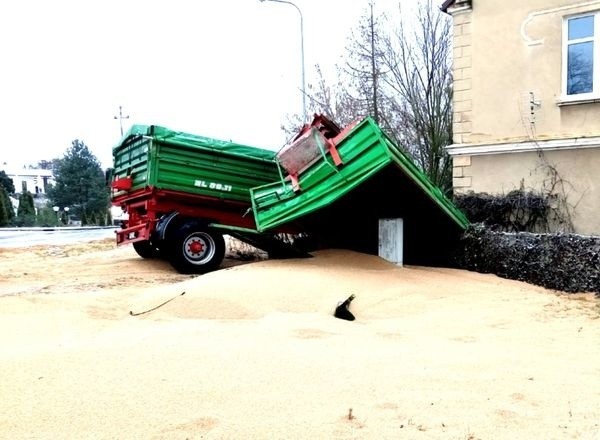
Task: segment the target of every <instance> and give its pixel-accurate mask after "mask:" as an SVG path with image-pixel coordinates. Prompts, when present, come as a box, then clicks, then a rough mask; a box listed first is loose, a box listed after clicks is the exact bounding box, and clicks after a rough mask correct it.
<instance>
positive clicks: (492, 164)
mask: <svg viewBox="0 0 600 440" xmlns="http://www.w3.org/2000/svg"><path fill="white" fill-rule="evenodd" d="M598 10H600V1H595V0H586V1H574V0H570V1H569V0H529V1H527V2H523V1H521V0H505V1H502V2H499V1H486V0H472V1H471V2H469V1H465V0H462V1H459V0H457V1H456V2H455V5H454V6H453V7H451V8H449V10H448V12H449V13H451V15H452V17H453V23H454V78H455V82H454V119H453V130H454V140H453V141H454V145H452V146H451V147H450V148H449V149H448V150H449V152H450V154H451V155H452V156H453V161H454V170H453V176H454V179H453V182H454V189H455V191H457V192H466V191H470V190H472V191H476V192H479V191H486V192H489V193H502V192H507V191H508V190H510V189H514V188H518V187H519V184H520V182H521V180H522V179H523V180H524V181H525V182H526V187H532V188H533V189H539V185H540V183H541V181H540V180H539V178H536V177H535V176H536V175H537V171H538V168H539V162H540V158H539V154H538V152H539V151H543V152H544V155H545V156H544V157H545V158H546V160H547V161H548V162H549V163H550V164H551V165H553V166H556V168H557V169H558V170H560V175H561V177H562V178H563V179H564V180H565V181H568V182H569V183H570V184H571V185H572V187H573V189H572V191H571V193H570V194H569V201H570V202H571V203H572V204H574V205H577V206H576V207H575V212H576V216H575V218H574V225H575V229H576V231H577V232H580V233H585V234H590V233H595V234H600V221H599V220H598V219H597V218H595V217H598V216H595V215H594V213H598V212H600V210H599V208H600V205H599V202H598V200H599V199H600V177H598V175H599V174H600V168H598V166H599V165H600V102H596V101H587V102H575V103H573V102H565V99H564V91H563V85H562V82H561V81H562V62H563V61H562V57H563V55H562V53H563V49H562V33H563V20H564V17H567V16H570V15H573V14H579V13H583V12H589V11H598ZM596 33H597V34H598V35H600V29H596ZM596 61H597V60H596ZM582 140H583V142H584V143H585V144H586V145H585V146H586V148H585V149H584V150H576V149H575V150H574V149H573V148H577V147H578V146H580V145H581V143H582ZM524 143H525V144H524ZM594 167H595V168H594ZM542 180H543V179H542ZM536 184H537V185H538V188H536V187H535V185H536Z"/></svg>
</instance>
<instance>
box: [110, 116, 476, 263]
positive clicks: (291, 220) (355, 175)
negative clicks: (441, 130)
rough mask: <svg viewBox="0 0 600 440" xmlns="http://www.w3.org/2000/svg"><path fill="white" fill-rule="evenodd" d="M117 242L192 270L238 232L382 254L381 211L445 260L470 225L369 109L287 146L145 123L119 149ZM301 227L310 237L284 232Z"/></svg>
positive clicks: (269, 240)
mask: <svg viewBox="0 0 600 440" xmlns="http://www.w3.org/2000/svg"><path fill="white" fill-rule="evenodd" d="M113 158H114V177H113V182H112V188H113V192H112V203H113V204H114V205H117V206H121V207H122V209H123V210H124V211H125V212H126V213H127V214H128V216H129V218H128V220H127V221H126V223H125V224H124V225H123V228H122V229H121V230H119V231H117V243H118V244H126V243H132V244H133V247H134V248H135V250H136V251H137V253H138V254H139V255H141V256H142V257H145V258H148V257H154V256H164V257H166V258H167V259H168V260H169V261H170V262H171V263H172V265H173V266H174V267H175V268H176V269H177V270H179V271H181V272H187V273H202V272H206V271H210V270H213V269H215V268H217V267H218V266H219V265H220V263H221V261H222V259H223V256H224V251H225V246H224V240H223V236H222V234H224V233H227V234H229V235H232V236H234V237H237V238H240V239H242V240H244V241H247V242H248V243H250V244H252V245H254V246H256V247H259V248H262V249H264V250H266V251H268V252H269V254H270V256H279V257H286V256H307V255H308V254H307V253H306V251H307V250H309V249H315V248H321V247H342V248H348V249H354V250H357V251H362V252H367V253H372V254H377V243H378V229H377V228H378V226H377V222H378V221H379V220H381V219H386V218H392V219H394V218H401V219H403V221H404V224H405V226H406V232H407V234H406V240H405V243H404V246H405V248H406V249H407V254H406V255H407V259H406V262H407V263H414V264H429V265H440V264H441V265H446V264H447V261H446V260H445V257H447V256H448V255H449V254H450V253H451V250H452V249H453V248H454V247H455V245H456V242H457V240H458V238H459V237H460V235H461V234H462V232H463V230H464V229H465V228H466V226H467V225H468V221H467V219H466V218H465V216H464V215H463V214H462V212H460V211H459V210H458V209H457V208H456V207H455V206H454V205H453V204H452V203H451V202H450V201H449V200H448V199H447V198H446V197H445V196H444V195H443V193H442V192H441V191H440V190H439V189H438V188H437V187H435V186H434V185H433V184H432V183H431V182H430V180H429V179H428V178H427V176H425V175H424V174H423V173H422V172H421V171H420V170H419V169H418V168H417V167H416V166H415V165H414V164H413V162H412V161H411V159H409V158H408V157H407V156H406V155H405V153H403V152H402V151H401V150H400V149H399V148H398V147H397V146H396V145H395V144H394V143H393V142H392V141H391V140H390V139H389V138H388V137H387V136H386V135H385V134H384V133H383V132H382V131H381V129H380V128H379V127H378V126H377V124H375V122H374V121H373V120H372V119H371V118H369V117H367V118H364V119H362V120H359V121H357V122H356V123H354V124H351V125H349V126H348V127H345V128H344V129H343V130H341V129H340V128H339V127H337V126H336V125H335V124H334V123H333V122H331V121H329V120H328V119H327V118H325V117H323V116H322V115H316V116H315V119H314V120H313V121H312V123H310V124H307V125H305V126H304V127H303V128H302V129H301V130H300V132H299V134H298V135H297V136H296V137H295V139H293V141H292V142H291V143H290V144H289V145H287V146H285V147H284V148H283V149H281V150H280V151H279V152H277V153H276V152H274V151H269V150H264V149H260V148H255V147H249V146H245V145H240V144H235V143H232V142H224V141H220V140H216V139H211V138H206V137H202V136H196V135H191V134H187V133H182V132H176V131H172V130H169V129H167V128H163V127H158V126H134V127H133V128H132V129H131V130H130V131H129V132H128V133H127V134H126V135H125V136H124V137H123V139H122V141H121V142H120V143H119V145H117V146H116V147H115V148H114V149H113ZM282 232H289V233H292V234H300V235H302V236H303V238H304V241H305V242H306V241H307V239H308V242H310V244H309V245H308V248H303V249H302V250H300V249H299V246H290V245H289V242H288V243H285V242H281V240H277V239H276V238H277V237H278V236H280V235H281V233H282Z"/></svg>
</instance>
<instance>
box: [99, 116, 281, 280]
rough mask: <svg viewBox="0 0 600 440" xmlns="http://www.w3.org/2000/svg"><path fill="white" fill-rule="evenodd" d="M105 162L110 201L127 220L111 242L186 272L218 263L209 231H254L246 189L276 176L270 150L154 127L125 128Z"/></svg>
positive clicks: (217, 244) (218, 245)
mask: <svg viewBox="0 0 600 440" xmlns="http://www.w3.org/2000/svg"><path fill="white" fill-rule="evenodd" d="M113 162H114V171H113V181H112V196H111V199H112V203H113V205H116V206H120V207H121V208H122V209H123V211H124V212H126V213H127V215H128V220H127V221H126V222H125V224H124V225H123V228H122V229H120V230H118V231H117V244H119V245H121V244H127V243H131V244H133V247H134V248H135V250H136V252H137V253H138V254H139V255H140V256H142V257H144V258H149V257H154V256H159V255H160V256H164V257H166V258H167V259H169V261H170V262H171V263H172V264H173V266H174V267H175V268H176V269H178V270H179V271H181V272H187V273H201V272H206V271H210V270H213V269H215V268H216V267H218V266H219V264H220V263H221V261H222V259H223V255H224V251H225V246H224V240H223V237H222V231H221V230H219V229H218V228H217V225H228V226H231V227H237V228H241V229H243V230H255V229H256V224H255V223H254V217H253V216H252V214H251V212H250V211H251V201H250V191H249V190H250V188H252V187H256V186H260V185H264V184H266V183H269V182H273V181H276V180H278V179H279V178H280V174H279V170H278V166H277V163H276V158H275V152H274V151H269V150H265V149H260V148H255V147H250V146H245V145H240V144H236V143H233V142H226V141H221V140H217V139H212V138H208V137H203V136H197V135H192V134H189V133H183V132H178V131H173V130H170V129H167V128H164V127H159V126H155V125H150V126H146V125H135V126H133V127H132V128H131V129H130V130H129V131H128V133H127V134H126V135H125V136H124V137H123V139H122V140H121V141H120V142H119V144H118V145H117V146H116V147H114V149H113Z"/></svg>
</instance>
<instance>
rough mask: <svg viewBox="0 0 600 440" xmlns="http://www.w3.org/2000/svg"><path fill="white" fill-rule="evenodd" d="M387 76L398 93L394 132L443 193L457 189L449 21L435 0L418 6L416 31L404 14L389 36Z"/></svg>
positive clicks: (394, 104)
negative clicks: (450, 147) (452, 145)
mask: <svg viewBox="0 0 600 440" xmlns="http://www.w3.org/2000/svg"><path fill="white" fill-rule="evenodd" d="M383 54H384V64H385V66H386V68H387V69H388V70H389V74H388V75H386V77H385V79H386V82H387V84H388V85H389V87H390V88H391V90H392V91H393V94H392V99H391V102H390V106H391V107H392V109H391V112H390V117H389V121H388V123H389V125H390V128H391V135H392V136H393V137H394V138H395V139H396V140H397V141H398V142H399V143H400V144H401V145H403V146H404V147H405V148H406V149H408V151H409V152H410V153H411V154H412V156H413V157H414V159H415V160H416V161H417V163H418V165H419V166H420V167H421V168H422V169H423V170H424V171H425V173H426V174H427V175H428V176H429V178H430V179H431V180H432V181H433V183H435V184H436V185H437V186H439V187H440V188H442V189H443V190H444V191H446V192H449V191H450V190H451V188H452V174H451V173H452V167H451V161H450V158H449V156H448V153H447V152H446V150H445V147H446V146H447V145H448V144H450V143H451V141H452V70H451V58H450V55H451V31H450V21H449V19H448V18H447V17H444V16H443V15H442V14H441V13H440V11H439V10H438V9H437V8H434V7H433V4H432V1H431V0H427V1H425V2H423V3H421V4H420V5H419V8H418V12H417V26H416V27H415V28H414V30H410V28H409V27H408V26H407V25H406V23H405V22H404V21H403V19H402V18H401V19H400V20H399V21H398V27H397V30H396V32H395V33H394V34H392V35H389V36H388V38H387V39H386V49H385V51H384V52H383Z"/></svg>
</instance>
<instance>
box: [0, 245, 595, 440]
mask: <svg viewBox="0 0 600 440" xmlns="http://www.w3.org/2000/svg"><path fill="white" fill-rule="evenodd" d="M123 252H124V251H121V250H119V251H118V252H115V251H110V252H108V253H109V254H110V259H111V260H110V261H108V260H107V261H102V257H101V254H100V253H98V254H96V256H95V259H96V260H99V261H98V263H99V264H100V263H102V264H101V265H100V266H101V267H102V271H106V270H109V271H113V276H116V274H117V273H119V268H120V267H127V270H128V271H133V270H134V269H135V268H139V269H141V268H143V267H146V266H145V264H151V266H150V267H152V268H153V269H154V270H155V271H157V280H158V281H157V282H156V285H154V286H152V285H149V284H148V282H147V280H146V282H145V283H142V282H141V280H137V279H135V278H132V279H133V281H132V283H130V284H129V285H127V284H126V283H124V282H123V281H121V282H120V283H119V284H111V285H110V290H103V289H102V288H100V287H99V286H98V284H97V283H96V284H94V288H93V290H90V291H89V292H88V293H85V292H82V291H81V289H79V290H75V289H74V290H72V291H65V292H62V293H54V294H39V293H34V292H33V293H29V294H19V295H12V296H10V297H0V345H1V346H2V348H3V349H2V351H0V367H1V369H2V375H3V380H2V381H0V396H2V399H0V436H2V437H3V438H149V439H150V438H156V439H163V438H164V439H171V438H173V439H185V438H195V439H196V438H197V439H200V438H203V439H232V438H240V439H242V438H243V439H246V438H253V439H254V438H257V439H271V438H286V439H287V438H294V439H363V438H365V439H366V438H368V439H396V438H428V439H477V438H478V439H487V438H494V439H515V438H520V439H531V438H584V439H585V438H588V439H596V438H598V436H599V435H600V434H599V433H600V426H599V424H600V367H599V365H600V351H599V350H598V341H600V319H598V317H599V316H600V308H599V307H598V302H597V300H596V299H594V298H593V296H590V295H576V296H565V295H560V294H557V293H554V292H550V291H548V290H544V289H542V288H538V287H533V286H530V285H527V284H525V283H521V282H515V281H509V280H503V279H500V278H498V277H495V276H493V275H483V274H476V273H471V272H465V271H460V270H451V269H435V268H423V267H404V268H399V267H396V266H394V265H392V264H390V263H387V262H385V261H383V260H381V259H379V258H378V257H374V256H369V255H363V254H359V253H355V252H349V251H339V250H330V251H322V252H318V253H316V254H315V258H312V259H297V260H279V261H260V262H256V263H251V264H246V265H242V266H235V267H231V268H228V269H224V270H221V271H217V272H213V273H210V274H207V275H203V276H199V277H194V278H186V279H184V280H183V281H179V282H175V281H173V280H172V281H170V282H167V281H166V280H165V278H164V277H165V275H164V274H165V273H167V271H168V267H167V266H162V265H160V264H158V263H153V262H148V261H141V260H139V259H134V258H131V257H128V256H126V255H125V254H124V253H123ZM47 258H48V259H47V261H46V262H47V266H48V271H49V272H52V271H53V269H52V267H53V265H54V264H59V260H60V261H61V263H60V264H65V263H67V262H69V263H70V264H76V263H77V262H78V261H83V260H82V258H83V256H79V255H75V256H72V257H65V258H61V259H56V258H52V257H47ZM68 259H71V260H68ZM67 260H68V261H67ZM111 261H114V262H115V264H114V265H111V264H112V263H111ZM56 270H58V271H59V272H60V273H64V272H65V270H66V269H64V268H63V269H56ZM103 273H104V272H103ZM132 275H133V274H132ZM145 275H146V277H152V272H151V271H148V272H145ZM38 276H40V277H41V276H42V275H40V274H38ZM91 276H92V275H91V273H89V271H88V272H86V277H91ZM102 276H104V275H101V274H98V277H100V278H101V277H102ZM119 276H120V277H124V276H126V274H122V273H121V274H119ZM86 282H87V281H86ZM119 286H121V287H122V288H121V289H118V287H119ZM182 292H185V294H184V295H181V293H182ZM350 294H354V295H356V298H355V300H354V301H353V302H352V304H351V311H352V312H353V313H354V315H355V316H356V320H355V321H352V322H349V321H343V320H339V319H336V318H334V317H333V316H332V314H333V310H334V308H335V306H336V304H337V302H338V301H340V300H343V299H345V298H347V297H348V296H349V295H350ZM165 302H166V303H165ZM162 303H165V304H164V305H163V306H160V307H158V308H157V309H156V310H153V311H150V312H148V313H144V314H141V315H139V316H132V315H130V313H129V312H130V311H132V312H134V313H140V312H144V311H146V310H151V309H153V308H155V307H157V306H159V305H160V304H162Z"/></svg>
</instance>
